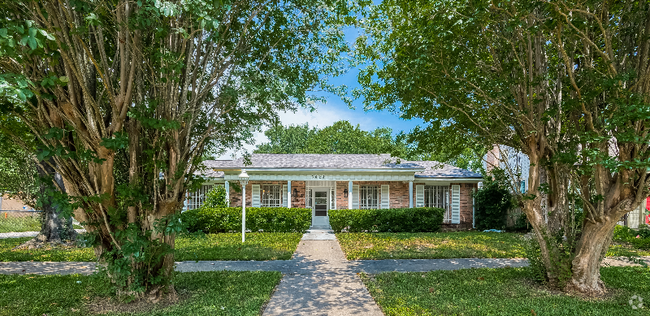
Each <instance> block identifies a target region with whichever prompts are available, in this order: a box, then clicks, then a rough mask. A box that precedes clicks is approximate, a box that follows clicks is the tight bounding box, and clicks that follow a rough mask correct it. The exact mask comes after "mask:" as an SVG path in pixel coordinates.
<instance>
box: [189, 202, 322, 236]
mask: <svg viewBox="0 0 650 316" xmlns="http://www.w3.org/2000/svg"><path fill="white" fill-rule="evenodd" d="M181 221H182V222H183V223H184V224H185V225H186V227H187V230H188V231H189V232H190V233H194V232H197V231H202V232H204V233H206V234H215V233H226V232H239V231H241V207H215V208H210V207H201V208H198V209H194V210H189V211H185V212H183V214H182V215H181ZM310 225H311V210H310V209H306V208H286V207H247V208H246V229H247V230H250V231H253V232H257V231H264V232H284V233H289V232H304V231H306V230H307V229H309V226H310Z"/></svg>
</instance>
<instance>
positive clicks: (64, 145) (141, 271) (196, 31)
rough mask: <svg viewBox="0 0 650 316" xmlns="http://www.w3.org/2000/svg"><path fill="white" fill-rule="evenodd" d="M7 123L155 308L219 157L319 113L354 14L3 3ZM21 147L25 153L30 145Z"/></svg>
mask: <svg viewBox="0 0 650 316" xmlns="http://www.w3.org/2000/svg"><path fill="white" fill-rule="evenodd" d="M2 8H3V12H2V13H1V14H2V21H1V22H0V73H1V74H0V97H1V98H2V100H3V102H2V108H3V109H2V110H3V112H4V113H10V115H13V116H14V117H17V118H18V119H19V120H20V121H21V122H24V123H25V124H26V125H28V126H29V128H30V131H31V133H33V135H35V137H36V138H37V140H38V145H39V146H40V147H41V149H40V151H39V158H40V163H41V164H43V165H46V166H48V167H49V168H52V169H53V170H54V171H56V172H57V173H59V174H60V175H61V176H62V182H63V183H64V186H65V192H67V195H61V196H60V197H59V198H60V199H61V200H63V201H65V200H67V202H69V203H71V205H72V206H73V207H70V209H71V210H74V216H75V218H76V219H78V220H79V221H81V222H82V223H83V224H84V227H85V228H86V229H87V230H88V231H90V232H91V233H92V234H93V235H94V236H95V250H96V253H97V254H98V256H99V258H100V260H102V261H104V262H106V263H107V266H106V267H107V268H106V269H107V272H108V275H109V276H110V277H111V279H112V281H113V282H114V284H115V285H117V287H118V288H119V290H120V291H121V292H123V293H127V294H134V295H137V296H141V297H142V296H145V297H148V298H151V299H153V300H156V299H158V298H160V297H161V295H163V294H164V293H172V294H173V293H174V292H173V288H172V287H171V286H170V283H169V280H170V277H171V275H172V270H173V265H174V260H173V247H174V239H175V234H176V232H178V231H179V229H180V227H179V221H178V215H179V212H180V209H181V207H182V203H183V200H184V197H185V191H186V190H187V188H188V187H191V186H192V185H196V183H197V181H196V179H195V178H194V176H193V175H194V171H195V170H196V169H197V168H198V166H199V165H200V162H201V159H202V158H201V157H203V156H204V155H203V154H204V151H205V149H206V148H207V147H216V148H229V147H236V146H238V145H239V144H241V142H242V140H244V139H246V138H247V137H250V135H251V133H252V131H254V130H255V129H257V128H259V126H260V125H261V124H264V123H266V122H267V121H270V120H276V112H277V111H278V110H286V109H292V108H295V107H296V106H300V105H307V104H309V102H308V101H310V99H311V97H310V94H309V91H310V90H312V89H314V88H315V87H317V86H319V85H321V84H322V83H323V82H324V81H323V80H325V77H324V74H326V73H329V74H333V75H336V74H338V71H340V70H341V69H343V67H342V66H341V65H340V64H338V62H339V60H340V58H341V56H342V55H341V52H342V51H344V50H346V49H347V46H346V44H345V41H344V38H343V34H342V33H340V32H339V30H338V25H340V24H341V23H342V22H343V21H342V19H343V18H346V17H347V14H348V13H347V12H348V11H347V8H346V3H344V2H340V1H329V0H322V1H321V0H312V1H302V0H295V1H294V0H290V1H255V0H250V1H245V0H240V1H237V0H233V1H231V0H217V1H151V0H150V1H128V0H119V1H117V0H116V1H67V0H64V1H2ZM17 141H19V139H17Z"/></svg>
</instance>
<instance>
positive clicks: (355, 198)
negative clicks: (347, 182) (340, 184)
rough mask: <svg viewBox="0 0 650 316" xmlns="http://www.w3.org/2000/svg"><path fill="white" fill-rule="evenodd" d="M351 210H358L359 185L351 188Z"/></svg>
mask: <svg viewBox="0 0 650 316" xmlns="http://www.w3.org/2000/svg"><path fill="white" fill-rule="evenodd" d="M352 208H353V209H355V210H358V209H359V185H353V186H352Z"/></svg>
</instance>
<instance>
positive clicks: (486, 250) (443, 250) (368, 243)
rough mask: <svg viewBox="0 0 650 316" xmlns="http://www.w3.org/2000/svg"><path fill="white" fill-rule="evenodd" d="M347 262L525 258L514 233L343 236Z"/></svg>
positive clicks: (518, 239) (519, 241)
mask: <svg viewBox="0 0 650 316" xmlns="http://www.w3.org/2000/svg"><path fill="white" fill-rule="evenodd" d="M336 238H337V239H338V241H339V243H340V244H341V249H343V251H344V252H345V255H346V257H347V258H348V260H382V259H453V258H523V257H524V247H523V245H522V242H521V235H519V234H513V233H501V234H495V233H483V232H450V233H440V232H438V233H340V234H337V235H336Z"/></svg>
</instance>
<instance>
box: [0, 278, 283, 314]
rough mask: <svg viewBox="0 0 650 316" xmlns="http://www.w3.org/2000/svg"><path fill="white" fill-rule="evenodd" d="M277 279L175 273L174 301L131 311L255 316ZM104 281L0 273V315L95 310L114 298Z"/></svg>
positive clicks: (267, 298)
mask: <svg viewBox="0 0 650 316" xmlns="http://www.w3.org/2000/svg"><path fill="white" fill-rule="evenodd" d="M281 278H282V275H281V274H280V272H275V271H273V272H267V271H255V272H251V271H239V272H233V271H213V272H187V273H178V274H177V275H176V278H175V280H174V288H175V289H176V290H177V291H178V293H179V294H180V295H181V296H182V299H181V300H180V302H179V303H178V304H173V305H170V306H167V307H163V306H160V307H155V308H153V309H151V310H146V311H141V312H138V313H136V314H134V315H142V316H145V315H151V316H153V315H156V316H163V315H164V316H179V315H206V316H207V315H210V316H212V315H222V316H230V315H240V316H244V315H246V316H253V315H259V311H260V309H261V308H262V306H264V304H266V303H267V302H268V300H269V299H270V298H271V294H272V293H273V289H274V288H275V286H276V285H277V284H278V283H279V282H280V279H281ZM108 282H110V281H109V280H107V279H106V278H104V277H100V276H97V275H94V276H84V275H47V276H34V275H31V276H30V275H0V288H1V289H2V291H3V292H2V293H3V294H2V295H1V296H0V316H23V315H25V316H27V315H91V314H95V313H96V312H97V310H94V311H91V310H89V306H88V303H89V302H94V301H99V302H107V301H108V302H110V301H116V300H115V299H116V297H114V296H111V292H110V288H111V287H110V286H106V284H107V283H108ZM43 293H47V295H43ZM105 312H106V311H104V313H105ZM111 315H113V313H111ZM120 315H122V313H120ZM129 315H131V314H129Z"/></svg>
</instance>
